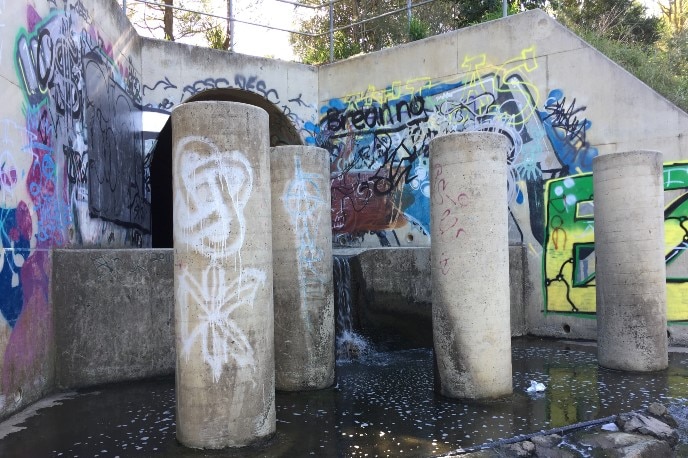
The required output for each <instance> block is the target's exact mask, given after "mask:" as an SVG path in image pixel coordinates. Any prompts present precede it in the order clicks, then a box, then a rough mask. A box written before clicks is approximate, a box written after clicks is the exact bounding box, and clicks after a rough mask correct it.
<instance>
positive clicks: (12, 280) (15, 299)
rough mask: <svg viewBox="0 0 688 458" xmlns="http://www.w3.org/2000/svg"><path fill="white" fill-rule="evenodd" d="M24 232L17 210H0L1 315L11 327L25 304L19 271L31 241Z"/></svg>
mask: <svg viewBox="0 0 688 458" xmlns="http://www.w3.org/2000/svg"><path fill="white" fill-rule="evenodd" d="M27 211H28V210H27ZM23 232H25V231H22V230H21V228H20V226H19V224H18V221H17V209H14V208H13V209H4V208H0V238H1V239H2V247H3V250H2V251H3V253H2V257H3V263H2V270H0V294H2V301H0V313H2V316H3V317H4V318H5V320H7V322H8V323H9V325H10V326H11V327H14V325H15V324H16V322H17V319H18V318H19V315H20V314H21V311H22V306H23V303H24V300H23V296H24V294H23V290H22V283H21V276H20V273H19V271H20V270H21V265H22V264H23V261H24V260H26V258H28V256H29V252H30V241H29V239H28V238H27V236H26V234H25V233H23ZM18 263H19V264H20V265H17V264H18Z"/></svg>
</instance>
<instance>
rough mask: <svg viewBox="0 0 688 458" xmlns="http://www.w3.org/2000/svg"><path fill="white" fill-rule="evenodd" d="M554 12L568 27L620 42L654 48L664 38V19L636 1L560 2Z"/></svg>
mask: <svg viewBox="0 0 688 458" xmlns="http://www.w3.org/2000/svg"><path fill="white" fill-rule="evenodd" d="M553 9H554V15H555V17H556V18H557V19H558V20H559V21H561V22H562V23H564V24H565V25H566V26H568V27H570V28H572V29H574V30H580V29H583V30H588V31H591V32H594V33H597V34H599V35H601V36H603V37H606V38H610V39H613V40H617V41H621V42H625V43H638V44H643V45H653V44H654V43H656V42H657V40H659V38H660V36H661V19H659V18H656V17H651V16H648V15H647V14H646V11H647V8H645V6H643V5H641V4H640V3H638V2H636V1H634V0H560V1H557V2H553Z"/></svg>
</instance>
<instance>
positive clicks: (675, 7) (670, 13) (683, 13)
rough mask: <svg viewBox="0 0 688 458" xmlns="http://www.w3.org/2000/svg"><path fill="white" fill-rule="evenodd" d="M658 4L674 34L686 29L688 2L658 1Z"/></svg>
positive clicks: (674, 0) (677, 0)
mask: <svg viewBox="0 0 688 458" xmlns="http://www.w3.org/2000/svg"><path fill="white" fill-rule="evenodd" d="M657 4H658V5H659V9H660V10H661V11H662V16H663V17H664V20H665V22H666V23H667V24H668V25H669V29H670V31H671V32H672V33H677V32H680V31H682V30H684V29H685V28H686V21H687V20H688V0H668V1H666V2H661V1H658V2H657Z"/></svg>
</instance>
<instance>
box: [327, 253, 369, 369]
mask: <svg viewBox="0 0 688 458" xmlns="http://www.w3.org/2000/svg"><path fill="white" fill-rule="evenodd" d="M349 258H350V257H349V256H334V262H333V267H334V290H335V307H336V308H337V321H336V326H335V329H336V345H337V360H340V361H341V360H344V361H347V360H352V359H357V358H358V357H361V356H363V355H364V354H366V353H367V352H368V342H367V341H366V340H365V338H363V337H362V336H361V335H359V334H358V333H356V331H355V330H354V318H353V311H352V309H351V308H352V307H351V302H352V301H351V265H350V264H349Z"/></svg>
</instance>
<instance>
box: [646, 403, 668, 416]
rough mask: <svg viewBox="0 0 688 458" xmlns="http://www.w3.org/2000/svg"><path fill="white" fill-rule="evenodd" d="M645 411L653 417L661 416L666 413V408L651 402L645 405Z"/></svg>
mask: <svg viewBox="0 0 688 458" xmlns="http://www.w3.org/2000/svg"><path fill="white" fill-rule="evenodd" d="M647 413H649V414H650V415H652V416H653V417H663V416H664V415H666V414H667V408H666V407H664V406H663V405H662V404H660V403H658V402H653V403H652V404H650V405H649V406H647Z"/></svg>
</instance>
